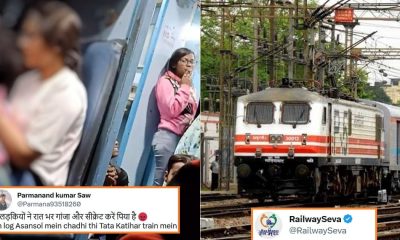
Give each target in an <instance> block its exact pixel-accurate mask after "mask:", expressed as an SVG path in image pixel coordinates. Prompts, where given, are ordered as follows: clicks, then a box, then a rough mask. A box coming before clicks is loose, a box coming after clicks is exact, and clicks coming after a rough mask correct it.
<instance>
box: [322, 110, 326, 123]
mask: <svg viewBox="0 0 400 240" xmlns="http://www.w3.org/2000/svg"><path fill="white" fill-rule="evenodd" d="M322 124H324V125H325V124H326V107H324V109H323V112H322Z"/></svg>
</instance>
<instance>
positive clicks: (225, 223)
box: [214, 216, 251, 228]
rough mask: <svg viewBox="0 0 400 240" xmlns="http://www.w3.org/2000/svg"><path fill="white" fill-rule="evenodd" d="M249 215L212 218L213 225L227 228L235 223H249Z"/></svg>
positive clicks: (235, 224)
mask: <svg viewBox="0 0 400 240" xmlns="http://www.w3.org/2000/svg"><path fill="white" fill-rule="evenodd" d="M250 221H251V220H250V216H247V217H237V218H214V224H215V227H216V228H218V227H225V228H228V227H229V226H237V225H244V224H250Z"/></svg>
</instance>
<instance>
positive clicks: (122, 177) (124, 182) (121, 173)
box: [117, 168, 129, 186]
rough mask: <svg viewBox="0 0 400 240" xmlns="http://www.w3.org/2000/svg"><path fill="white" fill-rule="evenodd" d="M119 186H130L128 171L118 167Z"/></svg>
mask: <svg viewBox="0 0 400 240" xmlns="http://www.w3.org/2000/svg"><path fill="white" fill-rule="evenodd" d="M117 174H118V178H117V186H128V185H129V178H128V173H127V172H126V171H125V170H124V169H122V168H117Z"/></svg>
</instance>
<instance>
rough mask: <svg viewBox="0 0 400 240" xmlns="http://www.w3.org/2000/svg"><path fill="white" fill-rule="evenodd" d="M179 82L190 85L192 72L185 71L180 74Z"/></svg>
mask: <svg viewBox="0 0 400 240" xmlns="http://www.w3.org/2000/svg"><path fill="white" fill-rule="evenodd" d="M181 84H186V85H189V86H192V72H191V71H186V72H185V74H183V76H182V81H181Z"/></svg>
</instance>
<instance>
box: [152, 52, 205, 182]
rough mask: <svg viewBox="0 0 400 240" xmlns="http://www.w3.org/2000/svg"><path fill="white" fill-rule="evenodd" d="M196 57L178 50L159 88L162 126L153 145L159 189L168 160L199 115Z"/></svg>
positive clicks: (157, 91) (165, 68)
mask: <svg viewBox="0 0 400 240" xmlns="http://www.w3.org/2000/svg"><path fill="white" fill-rule="evenodd" d="M194 57H195V56H194V53H193V51H191V50H189V49H187V48H179V49H177V50H175V52H174V53H173V54H172V55H171V57H170V59H169V60H168V61H167V64H166V66H165V67H164V70H163V71H162V74H161V77H160V79H159V80H158V82H157V85H156V89H155V93H156V100H157V107H158V110H159V112H160V123H159V124H158V131H157V132H156V133H155V134H154V137H153V142H152V145H153V150H154V156H155V159H156V169H155V174H154V183H153V185H155V186H161V185H162V184H163V182H164V173H165V170H166V167H167V164H168V159H169V158H170V157H171V156H172V155H173V154H174V151H175V148H176V146H177V144H178V142H179V139H180V138H181V136H182V135H183V134H184V132H185V131H186V129H187V128H188V127H189V126H190V124H191V123H192V121H193V119H194V116H195V115H196V110H197V108H198V106H197V103H196V97H195V92H194V89H193V87H192V72H193V65H194Z"/></svg>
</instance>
